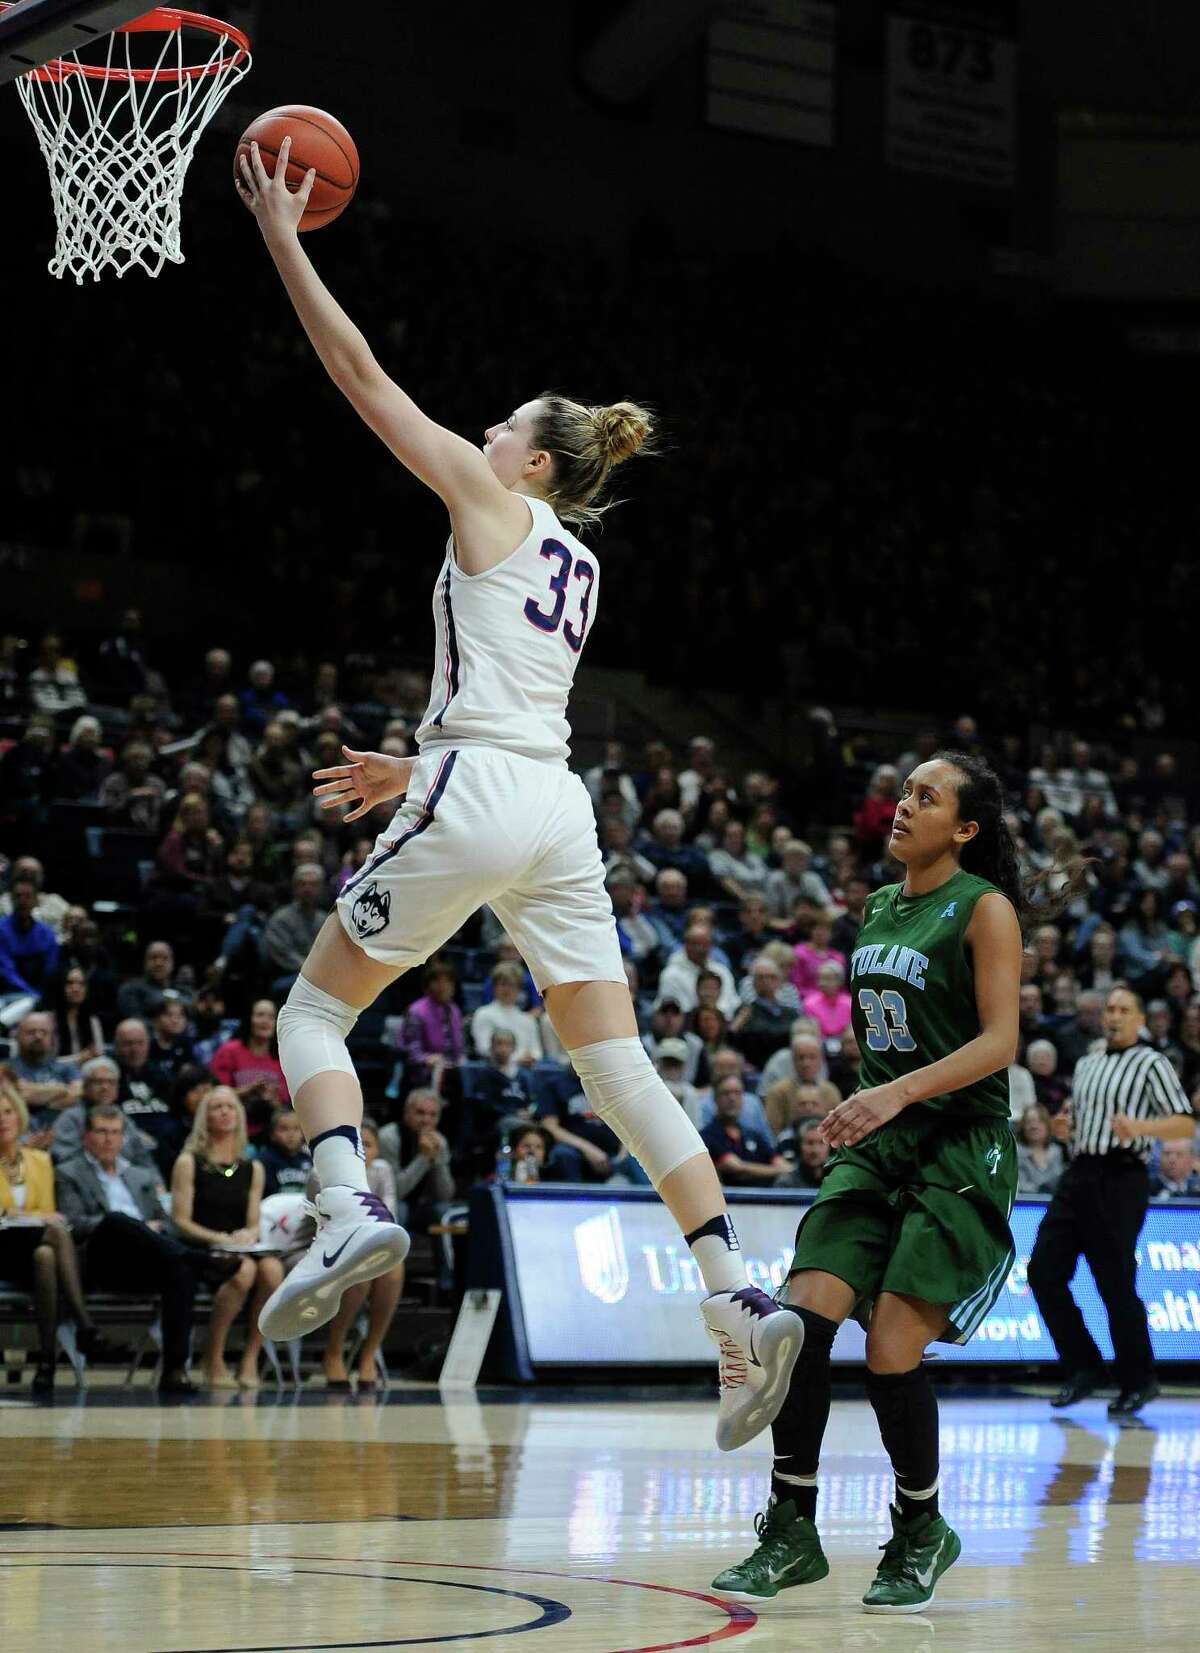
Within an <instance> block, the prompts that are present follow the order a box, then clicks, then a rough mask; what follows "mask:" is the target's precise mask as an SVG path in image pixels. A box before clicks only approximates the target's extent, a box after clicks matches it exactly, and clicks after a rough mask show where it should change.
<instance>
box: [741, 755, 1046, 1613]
mask: <svg viewBox="0 0 1200 1653" xmlns="http://www.w3.org/2000/svg"><path fill="white" fill-rule="evenodd" d="M1003 810H1004V801H1003V795H1002V792H1001V788H1000V783H999V781H998V780H997V778H996V776H995V775H994V774H993V773H992V771H991V770H990V769H989V768H988V767H987V765H986V764H984V763H983V762H982V761H981V760H980V759H978V758H975V757H970V756H967V755H965V754H962V753H956V752H945V753H940V754H939V755H938V756H936V757H934V758H931V759H930V760H929V761H928V762H927V763H922V764H921V765H919V767H918V768H916V769H915V770H914V771H913V773H912V774H911V775H910V776H909V778H908V780H907V781H906V782H905V784H904V789H903V791H902V793H901V796H900V801H899V803H898V805H897V808H896V820H895V825H894V827H893V830H892V836H891V840H890V843H889V845H888V848H889V850H890V852H891V854H892V855H893V856H894V857H895V858H896V860H897V861H899V862H901V863H902V864H903V866H904V868H905V878H904V882H903V883H902V884H890V885H888V886H886V887H885V888H883V889H880V890H876V891H875V893H874V894H873V895H872V896H871V897H870V898H869V900H868V902H867V907H866V917H865V921H864V923H863V926H862V929H861V930H860V931H859V933H858V936H857V938H856V940H855V945H854V951H853V953H852V954H851V957H850V970H849V982H848V986H849V989H850V995H851V1001H852V1004H853V1015H854V1031H855V1036H856V1037H857V1040H858V1045H859V1049H860V1051H861V1052H862V1069H861V1078H860V1083H861V1086H862V1088H861V1090H859V1091H858V1092H856V1093H855V1095H853V1096H851V1097H850V1098H849V1099H848V1100H847V1101H845V1102H843V1103H842V1104H841V1105H840V1107H837V1108H835V1109H833V1111H832V1112H831V1113H830V1114H829V1115H828V1117H827V1118H826V1119H825V1121H824V1122H823V1127H822V1129H823V1133H824V1135H825V1138H826V1140H827V1141H828V1142H829V1144H830V1146H831V1148H833V1149H834V1152H833V1153H832V1154H831V1155H830V1158H829V1160H828V1162H827V1168H826V1175H825V1180H824V1181H823V1182H822V1184H821V1190H820V1192H819V1194H818V1195H817V1198H816V1200H815V1201H814V1202H813V1204H812V1206H811V1207H810V1208H809V1210H808V1212H807V1213H806V1215H805V1217H804V1219H803V1220H802V1222H801V1224H800V1228H799V1231H798V1233H797V1236H796V1254H795V1257H794V1259H793V1262H792V1270H791V1274H790V1276H789V1280H788V1286H787V1301H788V1303H789V1305H790V1306H791V1307H792V1308H793V1310H794V1312H795V1313H796V1314H797V1315H799V1317H800V1319H801V1320H802V1321H803V1322H804V1327H805V1344H804V1348H803V1350H802V1352H801V1354H800V1358H799V1360H798V1361H797V1363H796V1367H795V1370H794V1372H793V1375H792V1382H791V1389H790V1392H789V1395H788V1399H787V1401H786V1402H785V1404H784V1406H783V1409H782V1411H781V1412H780V1414H779V1417H778V1418H777V1420H776V1422H775V1424H774V1426H773V1435H774V1443H775V1461H774V1468H773V1473H772V1477H771V1497H770V1500H769V1502H768V1505H767V1508H766V1510H765V1511H764V1512H763V1513H762V1514H761V1515H759V1516H758V1518H757V1520H756V1523H755V1525H756V1530H757V1532H758V1535H759V1544H758V1547H757V1548H756V1549H755V1551H754V1553H753V1554H752V1555H751V1556H749V1557H748V1558H747V1559H746V1560H745V1561H743V1562H740V1563H739V1564H738V1565H736V1566H734V1567H730V1568H728V1569H727V1570H726V1571H725V1572H723V1573H721V1574H720V1575H719V1576H718V1577H717V1578H716V1579H715V1580H714V1581H713V1582H714V1585H715V1587H716V1588H717V1589H718V1590H720V1591H722V1593H724V1594H726V1595H731V1596H735V1597H737V1598H738V1599H740V1600H746V1601H762V1600H766V1599H769V1598H771V1597H773V1596H776V1595H778V1593H779V1592H780V1591H781V1590H785V1589H789V1588H791V1587H793V1586H795V1585H799V1584H810V1583H813V1582H814V1581H815V1580H817V1579H820V1578H824V1577H825V1575H826V1574H827V1573H828V1571H829V1564H828V1562H827V1561H826V1559H825V1555H824V1553H823V1551H822V1549H821V1540H820V1537H819V1535H818V1532H817V1527H816V1521H815V1516H816V1507H817V1465H818V1460H819V1457H820V1448H821V1438H822V1436H823V1434H824V1432H825V1426H826V1423H827V1421H828V1418H829V1406H830V1370H829V1355H830V1349H831V1347H832V1344H833V1339H834V1336H835V1334H836V1332H837V1329H838V1327H839V1325H840V1324H841V1323H842V1321H843V1320H845V1319H846V1318H847V1316H849V1315H851V1314H856V1315H857V1316H858V1318H859V1319H861V1320H862V1321H863V1323H864V1324H865V1325H866V1327H867V1395H868V1398H869V1400H870V1402H871V1405H872V1407H873V1408H874V1410H875V1414H876V1417H877V1419H878V1421H879V1428H880V1433H881V1435H882V1437H883V1444H884V1447H885V1449H886V1451H887V1453H888V1456H889V1457H890V1458H891V1461H892V1466H893V1468H894V1470H895V1475H896V1500H895V1504H894V1505H893V1507H892V1511H891V1517H892V1537H891V1539H890V1541H889V1542H888V1543H887V1544H886V1545H885V1546H884V1549H883V1559H882V1560H881V1561H880V1563H879V1568H878V1571H877V1572H876V1575H875V1580H874V1582H873V1583H872V1584H871V1586H870V1588H869V1589H868V1590H867V1593H866V1595H865V1596H864V1597H863V1606H864V1607H865V1608H866V1609H867V1611H868V1612H873V1613H915V1612H919V1611H920V1610H921V1609H922V1608H923V1607H925V1606H926V1605H927V1604H928V1603H929V1602H930V1601H932V1599H933V1593H934V1588H935V1586H936V1584H937V1580H938V1578H939V1577H940V1575H941V1574H942V1573H943V1572H945V1570H946V1568H947V1567H949V1566H950V1565H951V1564H952V1563H953V1562H954V1561H956V1560H957V1559H958V1556H959V1552H960V1549H961V1545H960V1543H959V1539H958V1536H957V1534H956V1533H955V1532H954V1531H953V1530H952V1529H951V1528H950V1527H949V1526H947V1524H946V1522H945V1521H944V1520H943V1518H942V1516H941V1514H940V1512H939V1510H938V1501H937V1495H938V1415H937V1400H936V1397H935V1395H934V1391H933V1386H932V1384H931V1383H930V1381H929V1377H928V1373H927V1371H926V1369H925V1368H924V1367H923V1366H922V1364H921V1359H922V1356H923V1354H924V1352H925V1348H926V1346H927V1345H928V1344H929V1343H932V1342H936V1341H939V1340H941V1341H948V1342H954V1343H962V1342H965V1341H966V1340H967V1339H968V1338H969V1337H971V1336H972V1335H973V1334H974V1332H975V1330H976V1328H977V1327H978V1326H979V1324H980V1322H981V1321H982V1320H983V1318H984V1316H985V1315H986V1314H987V1312H988V1310H989V1309H990V1307H991V1305H992V1304H993V1302H994V1301H995V1299H996V1295H997V1293H998V1292H999V1291H1000V1289H1001V1287H1002V1286H1003V1284H1004V1281H1005V1279H1006V1277H1007V1275H1008V1271H1009V1269H1010V1268H1011V1266H1012V1262H1013V1245H1012V1236H1011V1234H1010V1231H1009V1226H1008V1218H1009V1213H1010V1211H1011V1209H1012V1203H1013V1197H1014V1194H1015V1192H1016V1186H1017V1162H1016V1151H1015V1147H1014V1144H1013V1137H1012V1131H1011V1129H1010V1127H1009V1123H1008V1077H1007V1074H1006V1072H1005V1069H1006V1068H1007V1066H1008V1064H1009V1063H1010V1062H1011V1061H1012V1060H1013V1056H1014V1053H1015V1051H1016V1046H1017V1001H1018V994H1019V989H1020V977H1021V925H1020V919H1019V916H1018V915H1019V914H1023V912H1024V911H1025V891H1024V890H1023V889H1022V885H1021V878H1020V873H1019V871H1018V868H1017V861H1016V855H1015V852H1014V849H1013V844H1012V840H1011V838H1010V837H1009V833H1008V828H1007V826H1006V825H1005V822H1004V813H1003Z"/></svg>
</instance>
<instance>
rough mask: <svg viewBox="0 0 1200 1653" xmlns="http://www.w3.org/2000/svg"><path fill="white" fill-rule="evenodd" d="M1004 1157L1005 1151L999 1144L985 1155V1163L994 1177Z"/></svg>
mask: <svg viewBox="0 0 1200 1653" xmlns="http://www.w3.org/2000/svg"><path fill="white" fill-rule="evenodd" d="M1003 1157H1004V1149H1003V1148H1002V1147H1001V1146H1000V1144H999V1143H997V1144H996V1146H995V1147H994V1148H989V1149H988V1151H987V1153H986V1154H984V1156H983V1163H984V1164H985V1165H986V1166H987V1167H988V1169H989V1170H990V1172H991V1174H992V1176H995V1175H996V1172H997V1171H998V1170H999V1169H1000V1161H1001V1160H1002V1159H1003Z"/></svg>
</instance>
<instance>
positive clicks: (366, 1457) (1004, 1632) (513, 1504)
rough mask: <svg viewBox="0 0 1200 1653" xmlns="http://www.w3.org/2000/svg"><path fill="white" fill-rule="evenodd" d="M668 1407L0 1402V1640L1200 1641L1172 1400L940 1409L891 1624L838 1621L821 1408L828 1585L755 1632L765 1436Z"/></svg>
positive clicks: (1037, 1645)
mask: <svg viewBox="0 0 1200 1653" xmlns="http://www.w3.org/2000/svg"><path fill="white" fill-rule="evenodd" d="M711 1426H712V1418H711V1409H710V1408H709V1407H708V1406H707V1405H706V1404H704V1403H702V1402H701V1401H700V1400H698V1399H693V1398H688V1399H683V1400H680V1401H677V1402H671V1401H665V1400H663V1399H661V1398H656V1399H652V1400H646V1399H645V1398H638V1397H631V1398H628V1399H624V1400H623V1399H620V1398H611V1393H609V1394H606V1398H604V1399H603V1400H597V1401H590V1400H588V1401H585V1400H583V1399H580V1398H571V1397H569V1396H567V1397H565V1398H561V1399H554V1400H550V1399H545V1398H535V1397H530V1396H528V1395H520V1396H518V1397H515V1398H514V1399H513V1400H512V1402H511V1403H507V1404H494V1403H492V1402H491V1401H490V1400H487V1399H485V1400H484V1401H480V1400H476V1399H475V1398H474V1397H468V1398H466V1399H463V1400H458V1401H454V1402H440V1401H439V1399H438V1396H437V1393H436V1391H430V1390H428V1389H408V1388H399V1389H395V1388H394V1389H392V1390H391V1391H389V1392H388V1394H387V1395H386V1396H385V1397H383V1398H381V1399H379V1400H370V1401H368V1400H363V1401H361V1402H360V1401H358V1400H356V1399H355V1398H354V1397H350V1396H323V1395H312V1394H307V1393H306V1394H304V1395H302V1396H301V1397H299V1398H298V1399H297V1397H296V1396H294V1395H292V1394H290V1393H288V1394H285V1395H280V1396H278V1397H274V1396H270V1395H267V1394H265V1393H264V1394H262V1395H260V1396H254V1395H246V1396H243V1395H237V1394H235V1395H232V1396H231V1397H229V1399H228V1400H226V1399H225V1398H224V1397H220V1398H219V1399H218V1400H216V1401H215V1402H214V1403H213V1404H195V1403H187V1404H184V1405H180V1406H175V1407H159V1406H157V1405H155V1404H154V1398H153V1396H152V1395H150V1394H148V1393H147V1394H146V1395H144V1396H143V1397H140V1398H138V1399H135V1400H134V1401H132V1403H129V1402H126V1401H123V1400H122V1399H121V1397H119V1396H116V1395H113V1394H112V1393H111V1392H109V1393H108V1394H107V1395H106V1393H105V1391H103V1390H100V1389H96V1390H92V1391H90V1392H89V1393H88V1395H87V1396H86V1398H85V1399H84V1400H83V1401H81V1402H75V1401H73V1400H72V1399H71V1398H70V1391H64V1393H63V1397H62V1398H60V1399H59V1400H57V1401H56V1402H55V1404H54V1405H53V1406H52V1407H35V1406H32V1405H31V1404H30V1403H29V1402H28V1401H26V1400H24V1399H16V1400H14V1399H8V1398H4V1399H3V1400H0V1462H2V1464H3V1474H2V1475H0V1525H2V1526H3V1533H2V1535H0V1647H2V1648H5V1649H7V1648H13V1649H20V1650H21V1653H42V1650H45V1653H75V1650H77V1649H78V1650H79V1653H85V1650H86V1653H107V1650H109V1649H112V1650H114V1653H116V1650H120V1653H151V1650H154V1653H167V1650H172V1653H182V1650H185V1649H186V1650H188V1653H195V1650H199V1649H210V1650H214V1653H215V1650H218V1649H220V1650H222V1653H224V1650H232V1649H240V1650H244V1649H251V1648H253V1649H263V1650H268V1649H269V1650H271V1653H285V1650H286V1653H291V1650H300V1649H315V1648H321V1649H326V1648H339V1649H359V1648H394V1647H411V1648H425V1647H445V1648H448V1649H454V1648H456V1647H460V1646H461V1647H462V1648H463V1649H464V1650H465V1649H467V1648H468V1647H472V1646H475V1645H479V1647H480V1649H481V1653H482V1650H483V1648H484V1647H485V1646H486V1648H487V1649H488V1650H489V1653H518V1650H519V1653H650V1650H655V1653H657V1650H666V1649H674V1648H684V1647H707V1646H710V1645H715V1644H717V1643H720V1642H726V1643H728V1644H729V1646H730V1650H731V1653H733V1649H734V1648H737V1649H742V1648H744V1649H745V1650H746V1653H751V1650H753V1653H785V1650H786V1653H792V1650H794V1649H800V1648H808V1647H814V1648H819V1649H822V1650H840V1649H885V1650H886V1649H895V1650H897V1653H937V1650H942V1653H946V1650H950V1649H955V1650H957V1649H960V1648H963V1649H966V1648H970V1649H971V1650H972V1653H976V1650H981V1649H982V1650H988V1649H1003V1650H1005V1653H1011V1650H1013V1649H1016V1650H1019V1653H1042V1650H1049V1649H1053V1650H1055V1653H1062V1650H1063V1649H1064V1648H1065V1647H1066V1646H1067V1645H1068V1644H1074V1645H1075V1646H1076V1647H1078V1648H1080V1649H1082V1650H1085V1653H1107V1650H1108V1649H1113V1650H1116V1649H1120V1653H1137V1650H1141V1649H1150V1650H1153V1653H1173V1650H1175V1649H1179V1650H1181V1653H1182V1650H1184V1649H1189V1650H1191V1649H1194V1648H1195V1647H1196V1645H1197V1637H1198V1635H1200V1400H1198V1399H1197V1397H1196V1395H1195V1393H1194V1392H1193V1393H1192V1394H1190V1395H1189V1394H1188V1393H1186V1392H1184V1391H1182V1390H1180V1391H1176V1392H1175V1393H1174V1394H1169V1395H1168V1397H1167V1398H1164V1399H1163V1400H1162V1401H1159V1402H1158V1403H1156V1404H1155V1405H1154V1406H1153V1407H1151V1408H1149V1409H1148V1410H1147V1412H1146V1414H1145V1422H1144V1423H1143V1424H1141V1425H1139V1424H1136V1423H1134V1424H1127V1425H1125V1426H1123V1427H1117V1426H1115V1425H1112V1424H1110V1423H1109V1421H1108V1418H1107V1416H1106V1415H1105V1412H1104V1407H1103V1403H1102V1402H1101V1401H1092V1402H1087V1403H1085V1404H1084V1405H1082V1406H1080V1407H1078V1408H1076V1409H1075V1411H1074V1412H1073V1413H1072V1414H1071V1416H1070V1417H1069V1418H1063V1417H1061V1416H1059V1415H1056V1414H1053V1413H1051V1412H1050V1410H1049V1408H1048V1407H1047V1406H1046V1404H1045V1401H1044V1400H1042V1399H1038V1398H1033V1397H1022V1396H1017V1397H1009V1398H1000V1399H994V1398H972V1399H952V1400H949V1401H947V1402H946V1403H945V1405H944V1409H943V1431H942V1445H943V1489H944V1490H943V1498H942V1503H943V1508H944V1510H945V1511H946V1513H947V1514H948V1516H949V1517H950V1519H951V1520H952V1522H953V1524H954V1525H955V1527H956V1528H957V1529H958V1530H959V1532H960V1533H961V1535H962V1539H963V1559H962V1560H961V1561H960V1563H959V1564H958V1565H957V1566H956V1567H955V1568H953V1569H952V1570H951V1572H950V1573H948V1574H947V1575H946V1577H945V1579H944V1580H943V1582H942V1585H941V1587H940V1589H939V1594H938V1599H937V1601H936V1602H935V1604H934V1605H933V1606H932V1607H931V1608H930V1609H929V1610H928V1612H927V1613H926V1614H924V1615H923V1616H921V1617H919V1618H911V1619H901V1618H896V1619H893V1618H880V1617H874V1616H869V1615H866V1614H864V1613H862V1612H861V1611H860V1609H859V1607H858V1597H859V1596H860V1595H861V1593H862V1590H863V1588H864V1587H865V1585H866V1584H867V1582H868V1581H869V1579H870V1577H871V1575H872V1572H873V1570H874V1565H875V1561H876V1558H877V1548H876V1547H877V1546H878V1545H879V1544H880V1543H882V1541H883V1537H884V1530H885V1524H886V1505H887V1500H888V1496H889V1492H890V1482H889V1479H888V1476H887V1474H886V1472H885V1469H884V1465H883V1462H882V1460H881V1458H880V1455H879V1449H878V1437H877V1434H876V1431H875V1425H874V1419H873V1417H872V1414H871V1413H870V1410H869V1408H868V1407H867V1406H866V1405H865V1404H864V1403H862V1402H857V1401H844V1402H843V1401H839V1402H837V1403H835V1407H834V1413H833V1418H832V1421H831V1427H830V1432H829V1435H828V1437H827V1441H826V1452H825V1457H824V1461H823V1464H822V1489H823V1490H822V1504H821V1526H822V1530H823V1533H824V1537H825V1544H826V1548H827V1550H828V1552H829V1556H830V1560H831V1562H832V1574H831V1576H830V1578H828V1579H827V1580H825V1581H824V1582H822V1583H821V1584H817V1585H813V1586H811V1587H809V1588H807V1589H801V1590H793V1591H790V1592H787V1593H786V1594H785V1595H784V1596H782V1597H781V1598H780V1601H779V1603H777V1604H775V1605H773V1606H767V1607H764V1608H763V1609H762V1610H761V1611H760V1612H759V1613H758V1614H757V1616H756V1614H755V1613H754V1612H752V1611H750V1610H749V1609H747V1608H743V1607H737V1606H734V1605H732V1604H725V1603H722V1602H721V1600H720V1599H719V1597H718V1596H717V1594H716V1593H715V1592H714V1591H713V1590H712V1589H711V1585H710V1581H711V1579H712V1577H713V1576H714V1574H715V1573H716V1572H717V1571H718V1570H719V1569H720V1568H721V1567H723V1566H725V1565H726V1564H727V1563H728V1562H729V1561H730V1560H731V1559H733V1558H737V1557H740V1556H742V1555H744V1554H746V1553H747V1551H748V1550H749V1549H750V1548H751V1547H752V1544H753V1530H752V1529H753V1517H754V1512H755V1511H756V1509H758V1508H759V1507H760V1505H761V1502H762V1500H763V1498H764V1495H765V1484H766V1469H767V1466H768V1463H769V1457H768V1452H769V1448H767V1447H765V1446H759V1445H758V1444H757V1443H756V1445H755V1446H754V1447H751V1448H749V1449H747V1450H745V1451H743V1452H741V1453H738V1454H734V1455H732V1456H726V1455H723V1454H721V1453H718V1452H717V1451H716V1449H715V1448H714V1447H713V1446H712V1445H711Z"/></svg>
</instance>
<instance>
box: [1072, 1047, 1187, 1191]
mask: <svg viewBox="0 0 1200 1653" xmlns="http://www.w3.org/2000/svg"><path fill="white" fill-rule="evenodd" d="M1191 1111H1192V1108H1191V1104H1190V1103H1189V1101H1188V1099H1187V1092H1186V1091H1185V1090H1184V1088H1183V1086H1182V1085H1181V1084H1180V1083H1179V1076H1178V1074H1177V1073H1176V1072H1175V1069H1174V1068H1173V1067H1172V1066H1171V1064H1170V1062H1168V1061H1167V1058H1166V1057H1165V1056H1164V1055H1163V1054H1162V1052H1161V1051H1158V1050H1155V1049H1154V1048H1153V1046H1151V1045H1147V1044H1142V1043H1138V1044H1136V1045H1130V1047H1129V1049H1128V1050H1114V1051H1107V1050H1100V1051H1097V1052H1095V1054H1094V1055H1091V1056H1084V1057H1083V1058H1082V1059H1081V1060H1080V1061H1079V1063H1078V1064H1077V1066H1076V1068H1075V1077H1074V1082H1073V1086H1072V1095H1071V1152H1072V1153H1074V1154H1107V1153H1111V1152H1112V1151H1113V1150H1114V1149H1120V1148H1122V1147H1123V1146H1124V1147H1125V1149H1126V1150H1127V1151H1128V1152H1130V1153H1134V1154H1137V1156H1138V1158H1139V1159H1141V1160H1142V1161H1143V1162H1146V1161H1148V1160H1149V1158H1150V1152H1151V1149H1152V1148H1153V1146H1154V1139H1153V1138H1152V1137H1148V1136H1135V1137H1134V1139H1133V1141H1132V1142H1130V1143H1127V1144H1122V1143H1120V1142H1117V1141H1116V1140H1115V1139H1114V1137H1113V1134H1112V1117H1113V1115H1114V1114H1115V1113H1122V1114H1127V1115H1128V1116H1129V1118H1130V1119H1154V1118H1160V1117H1162V1116H1163V1115H1166V1114H1174V1113H1191Z"/></svg>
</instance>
